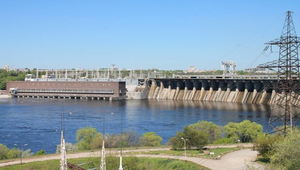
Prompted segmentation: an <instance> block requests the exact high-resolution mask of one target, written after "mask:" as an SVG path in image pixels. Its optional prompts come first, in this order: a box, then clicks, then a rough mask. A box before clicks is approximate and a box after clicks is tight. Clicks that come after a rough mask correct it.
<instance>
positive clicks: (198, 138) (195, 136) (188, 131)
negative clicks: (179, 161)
mask: <svg viewBox="0 0 300 170" xmlns="http://www.w3.org/2000/svg"><path fill="white" fill-rule="evenodd" d="M183 130H184V131H183V132H177V133H176V135H175V137H172V138H171V139H170V140H169V143H170V144H171V145H172V148H173V149H179V148H182V147H183V146H184V141H183V139H187V140H186V147H187V148H188V149H191V148H197V149H202V148H203V146H205V145H206V144H208V142H209V139H208V134H207V133H205V132H203V131H198V130H196V129H194V128H191V127H189V126H185V127H184V128H183ZM182 138H183V139H182Z"/></svg>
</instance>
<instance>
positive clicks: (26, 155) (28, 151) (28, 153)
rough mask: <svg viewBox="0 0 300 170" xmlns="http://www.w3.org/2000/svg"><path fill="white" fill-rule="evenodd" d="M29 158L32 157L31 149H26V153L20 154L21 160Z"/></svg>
mask: <svg viewBox="0 0 300 170" xmlns="http://www.w3.org/2000/svg"><path fill="white" fill-rule="evenodd" d="M30 156H33V152H31V149H27V150H26V151H24V152H22V157H23V158H26V157H30Z"/></svg>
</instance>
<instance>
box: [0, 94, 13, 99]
mask: <svg viewBox="0 0 300 170" xmlns="http://www.w3.org/2000/svg"><path fill="white" fill-rule="evenodd" d="M8 98H11V96H10V95H7V94H0V99H8Z"/></svg>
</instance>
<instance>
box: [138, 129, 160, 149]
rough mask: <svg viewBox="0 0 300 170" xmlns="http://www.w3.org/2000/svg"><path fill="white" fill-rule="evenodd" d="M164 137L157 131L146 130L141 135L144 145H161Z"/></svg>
mask: <svg viewBox="0 0 300 170" xmlns="http://www.w3.org/2000/svg"><path fill="white" fill-rule="evenodd" d="M161 142H162V138H161V137H160V136H158V135H156V133H155V132H146V133H144V134H143V135H142V137H141V145H142V146H160V145H161Z"/></svg>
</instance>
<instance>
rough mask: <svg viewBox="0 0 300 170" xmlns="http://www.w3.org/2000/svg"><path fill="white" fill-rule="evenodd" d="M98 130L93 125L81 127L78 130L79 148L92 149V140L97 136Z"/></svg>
mask: <svg viewBox="0 0 300 170" xmlns="http://www.w3.org/2000/svg"><path fill="white" fill-rule="evenodd" d="M96 134H97V130H96V129H95V128H92V127H87V128H83V129H79V130H77V132H76V140H77V142H78V143H77V146H78V149H79V150H85V149H86V150H89V149H91V145H90V144H91V141H92V139H93V137H94V136H96Z"/></svg>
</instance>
